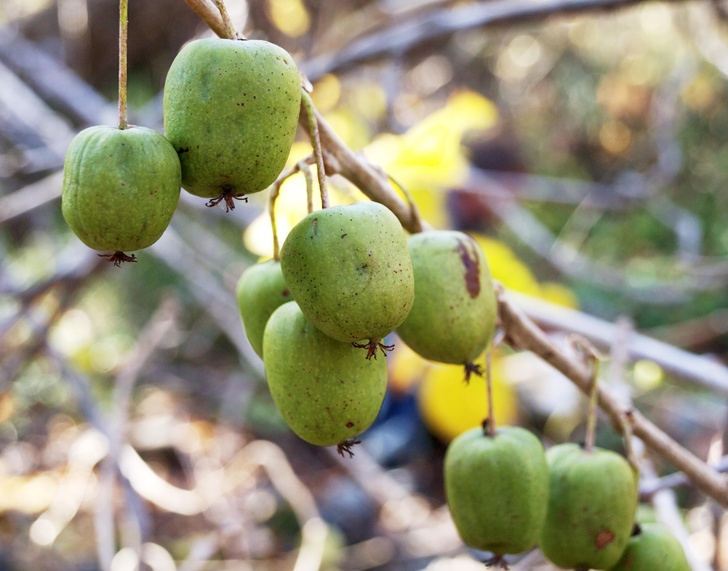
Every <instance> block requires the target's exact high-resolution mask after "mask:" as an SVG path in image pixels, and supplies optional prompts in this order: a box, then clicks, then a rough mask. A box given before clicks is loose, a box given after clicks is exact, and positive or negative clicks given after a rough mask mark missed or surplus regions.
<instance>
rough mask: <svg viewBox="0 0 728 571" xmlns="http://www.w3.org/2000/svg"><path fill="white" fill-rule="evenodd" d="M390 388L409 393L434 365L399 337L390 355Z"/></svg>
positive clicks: (397, 391) (388, 359) (388, 358)
mask: <svg viewBox="0 0 728 571" xmlns="http://www.w3.org/2000/svg"><path fill="white" fill-rule="evenodd" d="M387 362H388V363H389V388H390V389H391V390H392V391H394V392H395V393H407V392H410V391H411V390H413V389H414V388H415V387H416V386H417V384H418V383H419V382H420V380H421V379H422V377H423V376H424V374H425V372H426V371H427V370H428V369H429V368H430V367H431V366H432V363H431V362H430V361H426V360H425V359H423V358H422V357H420V356H419V355H418V354H417V353H415V352H414V351H413V350H412V349H410V348H409V347H408V346H407V345H406V344H405V342H404V341H402V340H400V339H399V338H398V339H397V341H396V342H395V343H394V351H393V352H392V353H391V354H390V355H388V357H387Z"/></svg>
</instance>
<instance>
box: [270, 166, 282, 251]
mask: <svg viewBox="0 0 728 571" xmlns="http://www.w3.org/2000/svg"><path fill="white" fill-rule="evenodd" d="M284 180H285V179H280V178H279V179H278V180H277V181H275V183H273V188H271V192H270V208H269V210H270V227H271V230H272V232H273V259H274V260H275V261H276V262H278V261H280V259H281V255H280V245H279V243H278V226H277V225H276V200H278V196H279V195H280V193H281V185H282V184H283V181H284Z"/></svg>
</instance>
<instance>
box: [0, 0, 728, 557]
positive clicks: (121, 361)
mask: <svg viewBox="0 0 728 571" xmlns="http://www.w3.org/2000/svg"><path fill="white" fill-rule="evenodd" d="M211 5H212V4H211V3H210V2H198V1H195V2H192V1H189V2H187V4H185V3H184V2H180V1H179V0H159V1H155V2H139V3H133V4H132V7H131V8H130V10H131V12H130V42H131V44H130V109H129V111H130V118H131V120H132V121H136V122H138V124H146V125H149V126H152V127H155V128H157V129H160V130H161V128H162V110H161V90H162V87H163V82H164V76H165V74H166V69H167V68H168V66H169V63H170V62H171V60H172V58H173V57H174V55H175V54H176V52H177V51H178V49H179V48H180V47H181V45H182V44H183V43H184V42H185V41H188V40H189V39H191V38H193V37H196V36H199V35H203V34H209V33H210V32H209V30H207V29H206V27H205V26H204V25H202V24H201V19H202V20H203V21H204V22H206V23H208V25H209V24H212V25H211V26H210V28H212V29H216V25H217V24H215V22H216V21H217V18H216V12H214V11H210V7H211ZM190 6H192V7H193V8H194V10H197V11H202V12H201V14H207V15H206V16H204V17H203V18H200V17H198V16H197V15H196V14H195V11H194V10H191V9H190ZM117 8H118V7H117V6H116V3H115V1H110V0H59V1H53V0H48V1H45V2H37V3H36V2H19V1H15V0H9V1H8V2H4V3H3V5H2V6H0V229H1V232H0V255H1V256H2V258H0V260H2V261H1V262H0V377H1V379H0V380H1V381H2V382H1V383H0V445H1V449H0V490H1V491H3V492H4V494H2V497H3V498H7V499H6V500H3V501H0V524H2V525H0V545H2V549H0V565H4V566H6V567H8V568H10V569H12V568H43V569H46V568H47V569H55V568H59V569H75V568H78V569H89V568H114V569H116V568H117V567H116V566H119V567H118V568H122V566H123V565H131V567H129V568H136V567H134V566H137V567H143V566H145V565H147V566H149V567H150V568H154V569H168V568H171V567H169V566H170V565H172V566H174V565H175V562H176V564H177V566H178V568H181V569H210V568H213V567H211V566H214V565H219V566H220V567H222V566H225V565H228V566H235V565H238V566H240V565H243V564H244V565H253V566H255V568H258V567H260V568H281V569H296V570H298V571H300V570H302V569H304V568H305V569H331V570H335V569H400V570H401V569H404V570H408V569H413V570H414V569H426V568H427V569H449V568H453V567H454V566H457V568H458V569H466V570H467V569H468V568H469V567H468V565H469V563H473V564H475V565H477V564H476V563H475V561H474V560H473V558H472V557H471V556H470V555H469V554H468V553H467V552H466V551H465V550H464V548H463V546H462V544H461V543H460V541H459V539H458V538H457V536H456V534H455V532H454V529H453V527H452V524H451V522H450V521H449V516H448V514H447V509H446V507H445V506H444V504H443V497H442V487H441V473H440V471H441V460H442V454H443V452H444V448H445V446H446V444H447V442H448V440H449V439H450V438H452V434H453V433H454V432H457V431H458V430H462V428H463V426H462V425H461V424H458V423H462V422H471V421H470V420H468V419H470V418H472V416H470V413H469V412H468V411H469V408H468V406H469V404H470V403H472V402H474V401H480V399H481V398H482V394H483V393H482V392H479V393H478V396H477V397H473V396H472V394H473V393H467V392H465V391H466V390H468V389H466V388H464V387H461V385H462V383H461V382H460V374H459V372H453V371H451V370H450V369H448V368H446V367H445V368H441V367H438V366H435V365H433V364H431V363H424V362H421V361H418V360H416V359H415V358H414V357H413V356H412V355H411V354H409V353H408V352H407V349H406V347H404V346H403V344H401V343H399V342H397V343H396V344H397V350H396V351H395V352H394V353H393V354H392V355H390V357H389V358H390V369H391V371H390V376H391V382H390V391H389V396H388V399H387V401H386V403H385V406H384V407H383V410H382V413H381V416H380V419H379V420H378V422H377V424H375V426H373V427H372V429H371V430H370V431H368V432H367V433H366V434H365V435H364V438H363V440H364V443H363V444H362V445H361V451H360V452H359V453H358V454H357V456H356V457H355V458H354V459H352V460H351V461H346V462H342V461H341V459H340V458H338V457H337V456H336V455H335V454H331V453H330V452H331V451H328V450H320V449H317V448H315V447H310V446H308V445H306V444H304V443H302V442H301V441H299V440H297V439H295V438H294V437H292V436H291V435H290V433H288V432H287V430H286V429H285V427H284V425H283V423H282V420H281V419H280V417H279V416H278V414H277V412H276V411H275V408H274V407H273V405H272V402H271V401H270V397H269V395H268V393H267V387H266V386H265V382H264V376H263V368H262V363H261V361H260V359H258V357H257V356H256V355H255V354H254V352H253V351H252V349H251V348H250V346H249V344H248V342H247V339H246V338H245V334H244V331H243V329H242V324H241V322H240V319H239V316H238V313H237V307H236V305H235V301H234V299H235V298H234V288H235V283H236V281H237V278H238V277H239V275H240V273H241V272H242V271H243V269H244V268H246V267H247V266H249V265H250V264H253V263H255V262H256V261H257V260H258V259H260V257H264V256H266V255H269V242H270V239H269V230H268V229H267V225H266V223H265V222H264V221H267V218H268V217H267V212H265V210H266V208H267V204H266V203H267V201H266V200H265V196H263V195H264V194H265V193H260V194H261V196H260V197H258V196H251V197H250V199H251V201H250V204H249V205H247V206H246V207H245V208H239V209H236V211H235V213H234V215H232V216H231V215H226V214H225V213H224V211H222V210H218V209H208V208H205V207H204V205H203V203H204V201H202V202H200V201H199V200H198V199H197V198H196V197H193V196H191V195H188V194H187V193H185V192H183V193H182V200H181V202H180V206H179V208H178V211H177V213H176V214H175V218H174V221H173V223H172V226H171V227H170V229H169V231H168V232H167V233H166V234H165V236H164V237H163V238H162V239H161V240H160V241H159V242H158V243H157V244H155V245H154V246H153V247H152V248H150V249H149V250H148V251H143V252H140V253H139V261H140V263H139V264H136V265H135V267H131V268H121V269H115V268H109V267H108V264H106V263H105V262H103V260H101V259H100V258H98V257H97V256H96V254H95V253H94V252H91V251H89V250H88V249H87V248H85V247H84V246H82V245H81V244H80V243H79V242H78V241H77V240H76V239H75V238H74V237H73V236H72V235H71V234H70V232H69V231H68V229H67V228H66V226H65V224H64V222H63V220H62V217H61V216H60V209H59V208H58V205H59V202H58V200H57V199H58V198H59V196H60V182H61V168H62V161H63V156H64V153H65V148H66V147H67V145H68V142H69V141H70V138H71V137H72V136H73V134H74V133H76V132H77V131H78V130H80V129H81V128H83V127H85V126H87V125H90V124H97V123H109V124H113V123H114V121H115V119H114V117H115V102H114V98H115V91H116V85H115V81H116V79H115V78H116V69H115V62H116V53H115V50H116V41H115V34H116V25H117V22H116V17H117V13H116V10H117ZM228 8H229V11H230V13H231V17H232V18H233V20H234V22H235V25H236V27H237V29H238V30H240V31H244V32H245V33H246V35H248V36H249V37H256V38H265V39H269V40H272V41H276V42H278V43H281V44H282V45H283V46H284V47H285V48H286V49H288V50H289V51H290V52H291V53H292V54H293V55H294V57H295V58H296V61H297V62H298V63H299V65H300V68H301V69H302V70H304V71H305V72H306V73H307V75H308V77H309V79H310V80H311V81H312V82H313V87H314V89H313V93H312V97H313V100H314V103H315V104H316V106H317V108H318V110H319V120H320V128H321V136H322V141H323V143H324V147H325V151H326V153H325V160H326V165H327V171H330V172H329V174H330V175H331V176H330V182H331V184H332V186H333V187H334V189H333V192H332V196H333V197H334V200H336V201H339V202H345V201H351V200H357V199H361V198H363V197H364V196H368V197H370V198H372V199H374V200H378V201H380V202H383V203H385V204H387V205H388V206H389V207H390V208H391V209H392V210H393V211H394V212H395V213H396V214H397V215H398V216H399V218H400V220H401V221H402V223H403V225H404V226H405V227H406V228H407V229H408V230H410V231H419V230H422V229H426V228H444V227H452V228H458V229H462V230H467V231H469V232H471V233H472V234H473V235H474V236H476V237H477V239H478V240H479V241H481V243H482V244H483V245H484V247H485V248H486V251H487V253H488V256H489V259H490V261H491V266H492V270H493V273H494V275H495V277H496V278H497V279H498V280H499V281H501V282H502V283H503V284H504V286H505V287H506V289H507V291H508V294H507V297H506V298H504V299H503V300H502V302H501V306H502V309H503V311H504V313H503V318H504V326H505V332H506V333H507V334H509V335H510V338H511V340H512V341H513V346H512V347H503V348H502V350H501V352H500V353H499V354H498V355H496V356H495V377H496V381H497V383H498V387H497V388H498V391H497V398H498V399H500V400H499V401H498V403H497V404H498V406H499V407H501V408H502V410H500V412H499V414H500V415H501V417H502V418H503V419H504V422H511V423H519V424H522V425H525V426H529V427H530V428H532V429H533V430H535V431H537V432H538V433H539V434H540V435H541V436H542V438H543V439H544V441H545V442H547V443H551V442H557V441H560V440H563V439H578V438H579V437H580V435H581V433H582V430H583V418H582V416H581V414H580V413H579V411H580V410H582V409H581V408H580V406H581V402H582V401H581V400H580V398H581V397H580V396H579V393H578V391H574V385H573V383H572V382H564V377H563V375H561V374H560V373H558V372H557V371H556V369H559V370H560V371H561V373H565V374H566V376H568V377H569V378H571V380H572V381H576V382H577V385H579V386H580V387H582V388H583V382H584V378H585V377H584V375H583V371H582V370H581V369H580V365H579V361H578V360H577V359H575V358H574V357H573V356H572V355H570V354H568V353H566V352H565V351H566V350H565V349H564V348H563V347H564V346H565V345H563V343H562V342H563V335H564V334H565V333H579V334H581V335H584V336H586V337H588V338H589V339H591V340H592V341H593V342H595V343H597V344H599V346H600V348H602V349H604V350H605V351H606V350H608V349H609V348H610V347H611V348H612V351H611V354H612V359H613V360H614V361H615V365H614V371H615V372H613V373H612V375H613V378H610V380H609V382H607V383H605V386H604V391H603V394H604V396H603V398H602V404H603V406H604V409H605V411H606V413H607V414H608V416H609V417H610V419H611V420H612V421H613V422H616V421H619V420H620V419H621V418H622V417H623V416H624V415H625V413H627V412H628V411H629V406H632V407H633V409H634V410H635V411H639V412H635V413H634V414H633V415H632V416H631V418H632V423H633V428H634V431H635V434H637V435H638V436H640V437H641V438H642V439H643V440H644V442H645V446H646V447H647V450H648V451H649V450H651V451H653V452H654V451H657V454H653V453H650V462H651V465H652V468H651V469H650V470H654V471H649V472H645V473H644V474H643V480H642V483H641V490H642V493H643V499H644V504H643V506H642V507H643V508H644V509H645V510H653V511H650V512H649V514H648V517H652V516H654V514H655V513H656V512H658V511H659V510H662V509H664V506H663V507H662V508H659V507H658V506H657V505H656V504H655V505H651V504H649V502H648V501H649V500H650V499H651V498H654V497H655V494H656V493H657V490H661V489H666V488H671V489H673V488H674V492H670V494H671V495H670V502H672V505H671V507H669V513H672V515H673V516H674V515H676V514H677V515H679V516H681V517H682V520H683V522H684V526H685V535H686V537H687V538H688V540H689V542H690V545H691V546H692V548H693V551H694V552H695V553H696V556H697V557H698V559H699V562H697V563H696V564H695V568H696V569H698V568H699V569H704V568H714V569H721V568H726V567H727V566H728V562H727V561H726V558H725V553H726V552H725V546H724V545H723V543H724V537H725V534H724V533H722V531H721V530H722V529H723V526H724V523H725V514H724V510H723V508H722V507H719V504H720V503H725V501H726V489H725V486H726V480H725V477H724V476H720V475H719V473H721V474H722V473H723V472H724V470H725V466H724V464H725V461H724V456H725V446H724V442H723V440H724V436H723V435H724V433H725V419H726V416H725V395H726V390H727V389H728V376H727V373H726V367H725V359H726V355H727V353H728V352H727V351H726V339H727V334H728V327H727V326H726V319H725V315H724V314H725V312H726V308H728V298H727V297H726V288H725V285H726V281H728V280H727V276H728V269H727V268H728V265H727V262H726V260H727V259H728V240H727V238H726V236H727V235H726V234H725V220H726V219H727V218H726V216H727V213H728V204H726V201H725V198H724V195H725V193H724V192H723V191H724V180H725V176H724V168H723V166H722V165H723V164H724V161H723V160H722V159H723V158H724V157H723V154H724V152H723V150H722V147H723V144H722V143H723V141H724V140H725V136H727V135H728V127H726V125H728V111H727V110H726V109H725V106H724V105H723V104H722V102H723V101H725V100H726V98H727V97H728V82H727V81H726V78H727V77H728V74H726V70H725V65H724V61H723V60H724V58H723V57H722V55H723V54H724V52H725V51H726V49H728V48H726V45H727V44H726V39H725V38H726V28H725V21H724V18H723V17H722V14H723V12H724V11H725V6H724V4H723V3H722V2H708V1H685V2H635V1H616V0H613V1H607V0H601V1H597V0H591V1H587V0H581V1H577V0H571V1H563V0H562V1H550V2H539V3H529V2H512V1H508V2H506V1H501V0H496V1H491V2H472V3H468V4H462V3H455V2H448V1H421V2H416V1H410V0H378V1H373V0H356V1H353V2H347V3H341V2H335V1H334V0H324V1H322V2H313V1H311V2H307V1H303V0H260V1H255V2H253V1H251V2H243V1H240V2H236V1H233V0H230V1H229V2H228ZM551 16H554V17H551ZM159 22H165V25H163V26H160V24H159ZM616 38H619V41H616ZM304 133H305V131H303V130H302V132H301V133H300V134H299V138H298V142H297V143H296V145H295V146H294V151H293V153H292V157H291V161H292V163H291V165H293V164H295V162H296V161H298V160H300V159H301V158H303V157H304V156H306V155H308V154H309V153H310V145H309V144H308V142H307V141H306V137H305V134H304ZM385 173H387V174H385ZM388 174H390V175H392V176H394V177H395V178H397V180H399V181H402V182H403V184H405V185H406V187H407V188H408V189H409V190H410V192H411V194H412V195H413V196H414V197H415V199H416V200H417V203H418V205H419V207H420V210H421V211H422V216H423V220H424V223H422V222H420V221H419V219H418V218H417V217H414V216H412V212H411V211H410V209H409V208H408V206H407V201H406V197H405V196H404V195H403V194H402V193H400V192H399V191H398V190H397V189H396V188H395V187H393V186H392V184H390V181H389V179H388V176H387V175H388ZM361 191H363V192H364V194H362V193H361ZM281 192H282V199H281V201H280V203H281V204H282V206H281V207H280V211H279V214H278V220H279V226H280V228H281V229H282V230H281V231H282V232H285V231H287V229H288V228H289V227H290V226H291V225H292V224H293V223H295V221H296V219H297V217H299V216H300V215H301V213H302V212H303V211H304V210H305V197H304V196H303V195H304V192H303V181H302V180H300V179H298V178H297V177H292V178H291V179H290V180H289V181H287V182H286V184H285V185H283V187H282V189H281ZM510 300H513V301H510ZM622 315H629V316H630V317H631V319H632V321H633V323H634V331H633V332H631V333H630V334H629V335H622V336H621V337H620V335H621V334H619V333H618V331H620V330H619V328H618V327H617V326H615V325H613V323H614V322H615V320H617V319H618V317H619V316H622ZM534 323H535V324H537V325H538V328H535V326H534ZM524 332H525V333H524ZM524 335H525V337H524ZM616 338H618V340H617V341H615V339H616ZM516 340H518V341H519V343H516V342H515V341H516ZM524 348H525V349H532V350H533V351H534V352H535V353H536V354H538V355H540V356H541V357H543V358H544V359H545V360H546V361H547V362H549V363H551V364H553V365H556V369H553V368H550V367H545V368H544V367H542V364H539V363H538V362H537V360H534V359H530V353H529V352H528V351H524V350H523V349H524ZM615 379H616V380H615ZM443 387H444V388H443ZM625 387H626V388H628V389H629V391H630V395H629V398H627V397H626V396H625V390H626V388H625ZM473 390H478V388H477V386H476V387H475V388H474V389H473ZM437 391H445V392H437ZM461 392H462V394H464V395H465V396H464V397H463V399H464V400H462V401H455V400H454V399H455V398H459V397H456V395H457V394H460V393H461ZM445 396H446V397H447V398H445ZM630 401H631V405H628V403H629V402H630ZM434 403H447V404H444V405H443V404H440V405H437V404H434ZM438 406H439V408H438ZM473 415H474V416H475V417H477V415H480V416H481V419H482V412H479V411H478V410H475V411H474V412H473ZM472 422H473V423H475V424H477V422H479V421H478V420H475V421H472ZM617 426H618V423H617ZM599 438H600V444H601V445H605V446H608V447H612V448H616V449H621V443H620V442H619V439H618V438H617V432H615V431H614V430H612V429H611V427H610V426H609V425H608V424H607V423H605V427H603V428H602V429H601V430H600V433H599ZM688 450H689V451H690V453H691V454H692V455H686V454H685V452H686V451H688ZM260 467H263V468H264V471H265V475H266V477H262V473H261V471H260V470H258V468H260ZM676 470H677V471H676ZM663 497H666V496H664V495H663ZM710 497H713V498H715V500H716V501H712V500H710V499H709V498H710ZM661 501H662V500H661ZM3 502H5V503H3ZM95 507H97V508H99V509H97V510H96V511H95ZM661 513H664V512H661ZM94 526H95V529H96V532H95V533H93V534H92V533H89V530H91V529H94ZM92 536H93V537H92ZM50 546H52V547H50ZM124 561H133V562H134V563H131V564H129V563H124ZM213 561H214V563H213ZM511 563H512V568H523V569H526V568H532V569H542V570H546V569H550V567H549V566H548V564H547V563H546V562H544V561H543V560H542V559H541V558H540V557H539V556H538V553H532V554H530V555H528V556H526V557H524V558H522V559H520V560H518V558H514V559H513V560H512V561H511ZM165 565H166V566H167V567H164V566H165ZM123 568H127V567H123ZM172 568H173V567H172ZM473 568H475V567H473Z"/></svg>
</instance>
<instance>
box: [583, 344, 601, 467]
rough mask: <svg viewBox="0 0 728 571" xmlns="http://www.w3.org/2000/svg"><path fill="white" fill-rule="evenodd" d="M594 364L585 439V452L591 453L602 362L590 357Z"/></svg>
mask: <svg viewBox="0 0 728 571" xmlns="http://www.w3.org/2000/svg"><path fill="white" fill-rule="evenodd" d="M589 358H590V361H591V363H592V386H591V391H590V393H589V407H588V409H587V413H586V437H585V439H584V450H585V451H586V452H587V453H590V452H591V451H592V450H594V443H595V442H596V435H597V398H598V394H599V393H598V391H597V388H598V386H599V368H600V364H601V361H600V360H599V357H597V356H596V355H594V354H591V355H589Z"/></svg>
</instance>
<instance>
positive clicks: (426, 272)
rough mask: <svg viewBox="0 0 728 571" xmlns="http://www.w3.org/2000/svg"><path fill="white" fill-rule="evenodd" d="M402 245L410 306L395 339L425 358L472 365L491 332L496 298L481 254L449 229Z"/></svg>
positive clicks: (471, 242)
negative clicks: (408, 265) (411, 282)
mask: <svg viewBox="0 0 728 571" xmlns="http://www.w3.org/2000/svg"><path fill="white" fill-rule="evenodd" d="M407 246H408V248H409V252H410V257H411V259H412V269H413V271H414V279H415V301H414V304H413V306H412V310H411V311H410V312H409V315H407V318H406V319H405V320H404V322H403V323H402V324H401V325H400V326H399V327H398V328H397V334H398V335H399V336H400V337H401V338H402V340H403V341H404V342H405V343H406V344H407V345H408V346H409V347H410V348H412V349H413V350H414V351H415V352H416V353H418V354H419V355H420V356H422V357H424V358H425V359H430V360H432V361H438V362H440V363H450V364H456V365H459V364H463V365H468V364H469V363H472V361H473V360H474V359H475V358H477V357H478V356H479V355H480V354H481V353H482V352H483V351H484V350H485V348H486V347H487V345H488V343H489V342H490V340H491V338H492V336H493V331H494V329H495V318H496V298H495V292H494V289H493V278H492V277H491V274H490V268H489V266H488V260H487V259H486V257H485V253H484V252H483V249H482V248H481V247H480V245H479V244H478V243H477V242H476V241H475V240H473V239H472V238H471V237H470V236H468V235H467V234H464V233H462V232H457V231H450V230H435V231H430V232H422V233H419V234H414V235H412V236H410V237H409V238H408V239H407Z"/></svg>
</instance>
